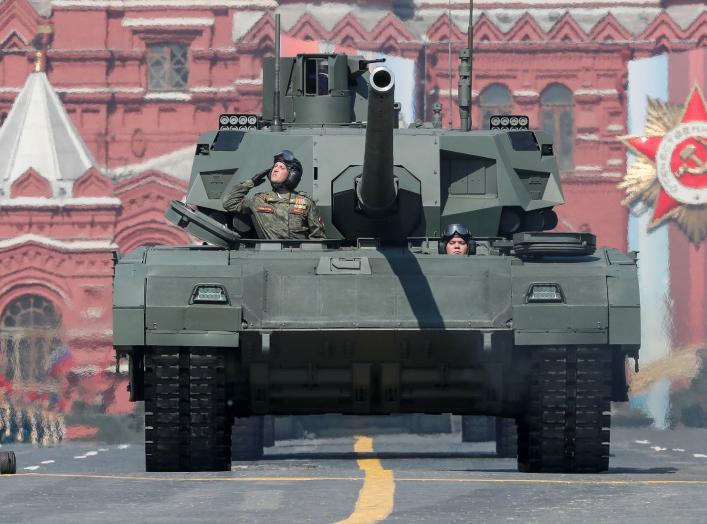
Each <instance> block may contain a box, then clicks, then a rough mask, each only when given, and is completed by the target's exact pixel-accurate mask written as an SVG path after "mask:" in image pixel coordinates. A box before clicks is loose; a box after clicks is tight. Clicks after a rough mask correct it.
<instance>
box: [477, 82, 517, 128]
mask: <svg viewBox="0 0 707 524" xmlns="http://www.w3.org/2000/svg"><path fill="white" fill-rule="evenodd" d="M512 106H513V100H512V98H511V92H510V90H509V89H508V88H507V87H506V86H504V85H502V84H491V85H490V86H488V87H487V88H486V89H484V90H483V91H482V92H481V95H479V107H480V108H481V129H489V127H490V124H489V118H491V115H501V114H508V113H510V112H511V111H512Z"/></svg>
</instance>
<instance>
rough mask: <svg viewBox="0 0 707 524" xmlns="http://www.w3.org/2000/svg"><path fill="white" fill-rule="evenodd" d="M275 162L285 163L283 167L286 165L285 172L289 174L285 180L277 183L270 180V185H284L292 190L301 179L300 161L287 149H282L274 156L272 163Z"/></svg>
mask: <svg viewBox="0 0 707 524" xmlns="http://www.w3.org/2000/svg"><path fill="white" fill-rule="evenodd" d="M277 162H282V163H283V164H285V167H287V172H288V173H289V174H288V175H287V180H285V181H284V182H281V183H277V182H273V181H270V184H271V185H272V187H273V189H278V188H279V187H285V188H287V189H289V190H290V191H294V189H295V188H296V187H297V185H298V184H299V182H300V180H301V179H302V163H301V162H300V161H299V160H297V158H295V155H294V154H293V153H292V151H290V150H289V149H283V150H282V151H280V152H279V153H278V154H277V155H275V156H274V158H273V165H275V163H277ZM268 179H270V175H268Z"/></svg>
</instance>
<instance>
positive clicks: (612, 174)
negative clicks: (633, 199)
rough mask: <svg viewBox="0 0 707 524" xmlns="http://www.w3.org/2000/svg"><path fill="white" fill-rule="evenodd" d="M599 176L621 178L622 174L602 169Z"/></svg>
mask: <svg viewBox="0 0 707 524" xmlns="http://www.w3.org/2000/svg"><path fill="white" fill-rule="evenodd" d="M599 176H600V177H602V178H622V177H623V176H624V175H623V173H619V172H618V171H602V172H601V173H599Z"/></svg>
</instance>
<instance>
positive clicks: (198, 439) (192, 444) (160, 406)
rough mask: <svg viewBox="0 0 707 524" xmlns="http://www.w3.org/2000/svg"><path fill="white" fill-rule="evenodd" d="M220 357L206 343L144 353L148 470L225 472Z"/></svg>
mask: <svg viewBox="0 0 707 524" xmlns="http://www.w3.org/2000/svg"><path fill="white" fill-rule="evenodd" d="M230 440H231V427H230V417H229V414H228V412H227V407H226V380H225V356H224V354H223V353H222V352H220V351H218V350H215V349H210V348H203V349H202V348H197V349H193V348H156V349H155V350H154V351H152V352H150V353H147V354H146V355H145V466H146V469H147V471H230V469H231V446H230Z"/></svg>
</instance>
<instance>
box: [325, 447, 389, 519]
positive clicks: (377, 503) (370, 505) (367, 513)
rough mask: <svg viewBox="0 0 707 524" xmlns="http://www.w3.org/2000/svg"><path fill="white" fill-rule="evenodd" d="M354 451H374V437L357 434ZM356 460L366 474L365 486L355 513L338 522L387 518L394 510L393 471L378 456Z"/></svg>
mask: <svg viewBox="0 0 707 524" xmlns="http://www.w3.org/2000/svg"><path fill="white" fill-rule="evenodd" d="M354 452H356V453H373V439H372V438H371V437H365V436H357V437H356V443H355V444H354ZM356 462H357V463H358V467H359V468H360V469H361V470H362V471H363V472H364V474H365V478H364V479H363V486H362V487H361V491H359V492H358V500H357V501H356V507H355V508H354V511H353V513H352V514H351V515H349V518H347V519H345V520H341V521H339V522H337V523H336V524H372V523H374V522H380V521H381V520H383V519H385V518H386V517H388V515H390V514H391V513H392V511H393V502H394V496H395V479H394V478H393V472H392V471H391V470H389V469H383V465H382V464H381V462H380V460H378V459H377V458H365V459H358V460H357V461H356Z"/></svg>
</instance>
